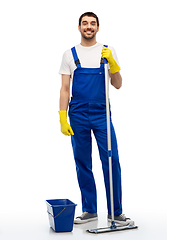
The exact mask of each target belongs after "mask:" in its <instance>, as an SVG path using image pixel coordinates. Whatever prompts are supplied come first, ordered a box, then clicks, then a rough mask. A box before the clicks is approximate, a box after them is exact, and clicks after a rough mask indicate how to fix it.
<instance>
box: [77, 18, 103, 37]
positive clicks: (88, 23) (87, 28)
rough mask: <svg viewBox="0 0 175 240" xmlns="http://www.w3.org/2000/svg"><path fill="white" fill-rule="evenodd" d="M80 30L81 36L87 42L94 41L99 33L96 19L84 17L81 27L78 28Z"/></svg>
mask: <svg viewBox="0 0 175 240" xmlns="http://www.w3.org/2000/svg"><path fill="white" fill-rule="evenodd" d="M78 29H79V31H80V33H81V36H82V37H83V38H85V39H86V40H91V39H93V38H94V37H95V36H96V34H97V32H98V31H99V27H98V26H97V20H96V18H94V17H88V16H84V17H83V18H82V20H81V26H78Z"/></svg>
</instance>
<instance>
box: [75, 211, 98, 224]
mask: <svg viewBox="0 0 175 240" xmlns="http://www.w3.org/2000/svg"><path fill="white" fill-rule="evenodd" d="M95 220H98V216H97V213H88V212H84V213H83V214H82V215H81V216H79V217H77V218H76V219H75V220H74V223H75V224H81V223H87V222H91V221H95Z"/></svg>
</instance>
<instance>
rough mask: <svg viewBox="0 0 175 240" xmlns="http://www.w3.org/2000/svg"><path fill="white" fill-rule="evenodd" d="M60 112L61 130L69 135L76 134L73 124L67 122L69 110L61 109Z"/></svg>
mask: <svg viewBox="0 0 175 240" xmlns="http://www.w3.org/2000/svg"><path fill="white" fill-rule="evenodd" d="M59 114H60V124H61V132H62V133H63V134H64V135H67V136H70V135H71V134H72V135H74V132H73V130H72V128H71V126H70V125H69V124H68V122H67V111H66V110H61V111H59Z"/></svg>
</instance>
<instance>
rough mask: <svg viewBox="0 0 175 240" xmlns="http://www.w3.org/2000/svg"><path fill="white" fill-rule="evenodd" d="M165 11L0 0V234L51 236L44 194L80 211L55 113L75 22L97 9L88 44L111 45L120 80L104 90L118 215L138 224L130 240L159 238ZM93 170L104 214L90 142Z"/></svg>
mask: <svg viewBox="0 0 175 240" xmlns="http://www.w3.org/2000/svg"><path fill="white" fill-rule="evenodd" d="M173 7H174V5H173V1H170V0H169V1H168V0H167V1H162V0H159V1H158V0H147V1H140V0H132V1H130V0H120V1H118V0H115V1H114V0H108V1H92V0H89V1H78V0H77V1H58V0H57V1H56V0H49V1H48V0H42V1H41V0H30V1H24V0H23V1H22V0H21V1H19V0H16V1H9V0H1V2H0V35H1V37H0V161H1V167H0V183H1V189H0V191H1V199H0V238H1V239H8V238H12V236H13V238H14V237H15V236H16V238H18V239H20V236H21V239H22V238H23V239H24V238H25V239H27V236H30V237H31V238H32V239H40V238H42V239H50V238H52V237H54V236H55V235H54V234H51V235H47V234H48V231H49V225H48V219H47V213H46V205H45V200H46V199H52V198H58V199H61V198H68V199H70V200H72V201H73V202H75V203H76V204H78V206H77V208H76V215H77V214H80V213H81V196H80V192H79V188H78V183H77V180H76V172H75V164H74V160H73V154H72V148H71V142H70V137H66V136H64V135H62V134H61V132H60V124H59V115H58V112H57V111H58V110H59V89H60V86H61V77H60V75H59V74H58V71H59V67H60V64H61V59H62V55H63V53H64V51H65V50H67V49H69V48H71V47H73V46H74V45H76V44H78V43H80V34H79V32H78V19H79V16H80V15H81V14H82V13H84V12H86V11H93V12H95V13H96V14H97V15H98V17H99V20H100V31H99V33H98V34H97V40H98V42H101V43H103V44H108V45H112V46H113V47H114V48H115V50H116V52H117V56H118V59H119V61H120V65H121V69H122V70H121V75H122V77H123V86H122V88H121V89H120V90H116V89H114V88H112V87H111V88H110V98H111V105H112V117H113V123H114V126H115V129H116V134H117V139H118V145H119V154H120V163H121V167H122V179H123V210H124V213H126V215H127V216H129V217H132V218H133V220H135V221H136V224H138V225H140V232H139V231H138V232H137V233H135V234H136V235H134V238H135V239H155V236H156V237H157V236H158V235H160V236H159V237H157V239H158V238H159V239H165V237H166V212H167V206H172V204H171V203H173V199H172V197H173V196H172V195H173V194H172V195H168V186H170V182H172V181H173V177H172V176H173V169H172V167H173V165H171V163H173V160H174V155H173V151H172V150H173V149H172V148H173V146H174V124H173V115H174V113H173V112H174V100H175V99H174V96H173V94H174V91H173V83H174V80H175V76H174V71H173V67H174V42H175V38H174V21H175V19H174V17H173V14H174V11H173ZM93 167H94V174H95V179H96V184H97V189H98V212H99V216H100V213H101V214H104V217H105V218H106V214H107V211H106V200H105V191H104V186H103V176H102V171H101V164H100V160H99V156H98V150H97V146H96V143H95V141H94V139H93ZM168 177H169V180H170V181H169V182H168V181H167V179H168ZM171 192H173V186H172V187H170V193H171ZM170 204H171V205H170ZM169 213H170V215H172V208H171V207H170V208H169ZM151 221H152V226H154V224H155V225H156V231H154V230H153V229H154V228H153V227H152V228H153V229H152V230H153V232H154V233H150V235H149V231H150V228H149V227H148V228H146V226H149V225H147V224H149V223H150V222H151ZM34 226H36V229H35V227H34ZM144 227H145V228H144ZM33 229H35V230H33ZM143 229H144V230H143ZM41 232H42V233H43V232H44V233H46V235H44V234H43V235H42V237H41V236H40V234H41ZM77 232H78V231H77V229H75V231H74V234H76V233H77ZM30 234H33V235H30ZM77 234H78V233H77ZM122 234H123V233H122ZM122 234H121V233H120V236H121V239H124V236H126V235H122ZM137 234H139V235H137ZM157 234H158V235H157ZM24 235H26V236H24ZM66 236H68V238H70V236H71V237H73V236H75V235H62V237H66ZM84 236H86V235H84ZM88 236H89V235H88ZM100 236H101V235H100ZM105 236H106V235H105ZM115 236H116V235H115ZM127 236H128V235H127ZM130 236H131V235H130ZM138 236H139V238H138ZM151 236H152V238H151ZM76 237H77V235H76ZM122 237H123V238H122ZM147 237H148V238H147ZM31 238H30V239H31ZM169 239H171V238H169Z"/></svg>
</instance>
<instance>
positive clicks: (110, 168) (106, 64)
mask: <svg viewBox="0 0 175 240" xmlns="http://www.w3.org/2000/svg"><path fill="white" fill-rule="evenodd" d="M104 67H105V92H106V120H107V139H108V158H109V182H110V199H111V218H112V222H114V195H113V178H112V152H111V128H110V111H109V75H108V61H107V59H106V58H104Z"/></svg>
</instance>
